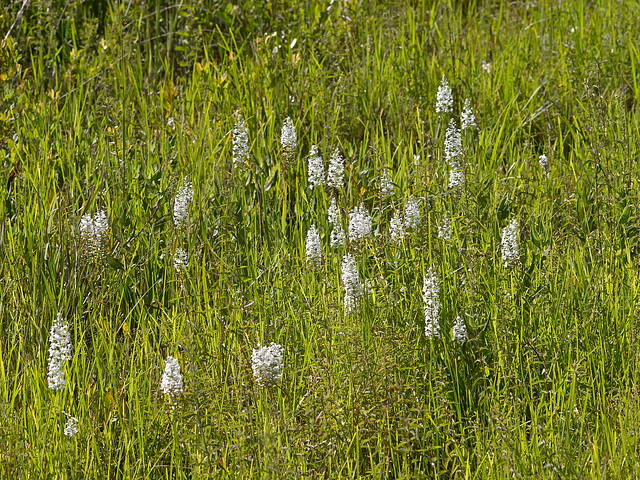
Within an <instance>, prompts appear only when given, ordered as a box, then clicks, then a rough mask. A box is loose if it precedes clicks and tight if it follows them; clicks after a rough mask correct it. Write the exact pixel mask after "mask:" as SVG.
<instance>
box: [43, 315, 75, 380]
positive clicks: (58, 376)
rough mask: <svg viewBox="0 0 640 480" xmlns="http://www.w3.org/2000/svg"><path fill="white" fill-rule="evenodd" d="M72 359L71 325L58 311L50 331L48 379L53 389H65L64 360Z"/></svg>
mask: <svg viewBox="0 0 640 480" xmlns="http://www.w3.org/2000/svg"><path fill="white" fill-rule="evenodd" d="M69 360H71V336H70V335H69V327H68V326H67V323H66V322H65V321H64V320H63V318H62V313H60V312H58V314H57V315H56V319H55V320H54V321H53V325H52V326H51V330H50V331H49V373H48V375H47V380H48V383H49V388H50V389H51V390H63V389H64V387H65V386H66V384H67V381H66V380H65V378H64V362H67V361H69Z"/></svg>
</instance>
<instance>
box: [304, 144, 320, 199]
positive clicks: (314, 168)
mask: <svg viewBox="0 0 640 480" xmlns="http://www.w3.org/2000/svg"><path fill="white" fill-rule="evenodd" d="M308 182H309V187H310V188H311V189H312V190H313V187H315V186H319V185H323V184H324V163H323V161H322V156H321V155H320V152H319V150H318V147H316V146H315V145H313V146H312V147H311V152H309V165H308Z"/></svg>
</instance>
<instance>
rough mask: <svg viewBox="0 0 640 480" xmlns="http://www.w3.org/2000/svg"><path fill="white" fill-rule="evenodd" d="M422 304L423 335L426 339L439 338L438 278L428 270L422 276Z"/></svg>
mask: <svg viewBox="0 0 640 480" xmlns="http://www.w3.org/2000/svg"><path fill="white" fill-rule="evenodd" d="M422 303H423V304H424V334H425V336H426V337H427V338H432V337H440V323H439V322H440V300H439V297H438V277H437V276H436V274H435V273H434V272H433V269H431V268H430V269H429V270H428V271H427V274H426V275H425V276H424V286H423V287H422Z"/></svg>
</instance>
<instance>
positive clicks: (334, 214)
mask: <svg viewBox="0 0 640 480" xmlns="http://www.w3.org/2000/svg"><path fill="white" fill-rule="evenodd" d="M328 217H329V225H340V210H339V209H338V205H337V204H336V199H335V198H332V199H331V205H329V211H328Z"/></svg>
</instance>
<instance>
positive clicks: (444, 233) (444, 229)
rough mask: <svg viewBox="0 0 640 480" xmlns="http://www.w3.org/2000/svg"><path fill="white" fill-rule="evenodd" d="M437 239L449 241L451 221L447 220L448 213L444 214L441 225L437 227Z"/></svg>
mask: <svg viewBox="0 0 640 480" xmlns="http://www.w3.org/2000/svg"><path fill="white" fill-rule="evenodd" d="M438 238H441V239H442V240H450V239H451V221H450V220H449V213H446V214H445V216H444V220H442V224H441V225H440V226H439V227H438Z"/></svg>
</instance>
